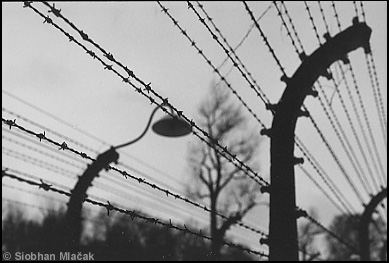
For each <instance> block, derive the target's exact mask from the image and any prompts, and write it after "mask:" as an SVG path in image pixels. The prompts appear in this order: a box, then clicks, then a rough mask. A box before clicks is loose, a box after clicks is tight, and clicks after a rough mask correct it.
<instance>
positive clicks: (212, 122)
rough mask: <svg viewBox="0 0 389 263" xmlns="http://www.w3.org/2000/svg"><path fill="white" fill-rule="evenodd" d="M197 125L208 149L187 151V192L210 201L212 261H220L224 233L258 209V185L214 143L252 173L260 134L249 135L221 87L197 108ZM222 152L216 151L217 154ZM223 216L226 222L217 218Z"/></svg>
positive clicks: (194, 147) (199, 147)
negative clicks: (207, 136)
mask: <svg viewBox="0 0 389 263" xmlns="http://www.w3.org/2000/svg"><path fill="white" fill-rule="evenodd" d="M198 123H199V125H200V126H201V127H202V128H203V129H204V130H205V131H207V133H208V134H209V137H210V138H208V139H207V140H208V142H209V144H210V145H207V144H205V143H203V142H200V141H199V143H198V144H196V145H192V146H191V147H190V149H189V155H188V162H189V164H190V171H191V175H192V180H193V182H191V184H190V185H189V187H188V192H189V193H190V195H191V197H193V198H196V199H198V200H199V199H202V200H207V201H209V205H210V210H211V213H210V234H211V237H212V240H213V241H212V251H213V255H214V259H219V257H220V249H221V246H222V242H223V240H224V238H225V235H226V232H227V230H228V229H229V228H230V227H231V226H232V225H234V224H236V223H237V222H238V221H239V220H241V219H242V218H243V217H244V216H245V215H246V214H247V213H248V212H249V211H250V210H252V209H253V208H254V207H255V206H256V205H258V194H259V192H260V191H259V185H258V184H257V183H256V182H254V181H253V180H251V179H250V178H249V177H248V176H247V175H246V174H244V172H243V171H242V170H241V169H240V168H237V167H236V166H234V165H233V164H231V162H230V161H229V160H227V159H226V158H225V157H223V156H222V155H221V154H220V153H219V152H218V151H217V150H216V149H215V148H217V147H218V146H217V145H215V142H219V144H220V145H223V146H227V150H228V151H229V152H230V153H231V154H233V155H236V156H237V158H239V159H240V160H241V161H243V162H244V163H245V164H247V165H249V166H250V167H251V168H252V169H258V165H257V164H256V162H255V159H256V158H258V157H257V149H258V146H259V135H258V134H259V133H258V132H257V133H250V132H248V129H247V121H246V118H245V116H244V115H243V113H242V111H241V108H240V107H239V106H237V105H235V104H234V103H232V102H231V100H230V93H229V91H228V90H227V89H225V88H224V87H221V86H217V85H216V86H215V85H213V86H211V90H210V93H209V96H207V98H206V99H205V100H204V101H203V102H202V103H201V105H200V107H199V119H198ZM220 150H222V149H219V151H220ZM217 213H223V214H224V215H226V217H228V219H227V220H223V219H222V218H220V217H218V216H217Z"/></svg>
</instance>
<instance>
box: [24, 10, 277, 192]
mask: <svg viewBox="0 0 389 263" xmlns="http://www.w3.org/2000/svg"><path fill="white" fill-rule="evenodd" d="M44 4H45V5H48V6H49V7H50V8H51V10H49V11H51V12H53V13H55V14H58V15H59V16H60V17H62V15H61V14H60V13H59V10H58V9H55V7H51V6H50V5H49V4H48V3H46V2H44ZM25 7H29V8H30V9H31V10H33V11H34V12H35V13H37V14H38V15H40V16H41V17H43V18H44V19H45V21H44V23H45V22H46V23H48V24H51V25H53V26H54V27H55V28H56V29H58V30H59V31H61V32H62V33H63V34H64V35H66V36H67V37H68V38H69V39H70V41H71V42H73V43H76V44H77V45H78V46H80V47H81V48H82V49H84V50H85V51H86V52H87V54H89V55H91V56H92V58H95V59H97V60H98V61H99V62H100V63H102V64H103V65H104V69H107V70H109V71H112V72H113V73H115V74H116V75H117V76H119V77H120V78H121V79H122V81H123V82H125V83H128V84H129V85H131V86H132V87H133V88H135V90H136V91H137V92H138V93H140V94H142V95H143V96H145V97H147V98H148V99H149V100H150V102H151V104H155V105H157V106H158V107H159V108H161V109H162V110H163V111H164V112H165V113H167V114H169V115H170V116H172V117H173V118H177V116H178V117H181V118H183V119H184V120H185V121H187V123H188V124H189V125H190V126H191V128H192V133H193V134H194V135H195V136H196V137H198V138H199V139H200V140H201V141H202V142H204V143H206V144H207V145H209V146H210V147H212V148H214V149H215V150H216V151H217V152H218V153H219V154H220V155H221V156H223V157H224V158H226V159H227V160H228V161H229V162H231V163H232V164H233V165H234V166H236V167H237V168H239V169H241V170H242V171H244V172H245V174H246V175H247V176H249V177H250V178H251V179H253V180H254V181H255V182H256V183H258V184H259V185H269V183H268V182H267V181H266V180H265V179H263V178H262V177H261V176H260V175H259V174H258V173H257V172H255V171H254V170H253V169H252V168H250V167H249V166H247V165H246V164H245V163H244V162H242V161H241V160H239V159H238V158H237V156H236V155H235V154H232V153H231V152H229V151H228V150H227V147H225V146H222V145H220V143H219V142H218V141H216V140H215V139H213V138H211V136H210V135H209V134H208V133H207V132H206V131H204V130H203V129H202V128H200V127H199V126H198V125H197V124H196V123H195V122H194V121H193V119H189V118H188V117H187V116H185V115H184V114H183V112H182V111H179V110H178V109H177V108H176V107H174V106H173V105H172V104H171V103H169V102H168V98H164V97H162V96H161V95H159V94H158V93H157V92H156V91H154V89H153V88H152V87H151V83H148V84H145V82H144V81H142V80H140V79H139V78H138V77H136V76H135V74H134V72H133V71H131V70H129V69H128V68H127V67H126V66H124V65H123V64H121V63H120V62H118V61H117V60H116V59H114V57H113V55H112V54H111V53H107V52H106V51H105V50H104V49H102V48H101V47H100V46H99V45H97V44H96V43H95V42H94V41H93V40H91V38H89V37H88V35H87V34H85V33H84V32H83V31H82V30H78V33H79V34H80V35H81V37H82V38H83V39H84V40H85V41H88V42H90V43H93V44H94V45H95V46H96V47H98V48H99V49H100V50H101V51H102V52H103V53H104V56H106V57H107V58H108V59H109V60H110V61H112V62H114V63H115V64H117V65H119V66H120V67H122V68H123V69H124V70H125V71H126V72H127V73H128V75H129V77H127V78H126V77H124V76H123V75H122V74H121V73H119V72H118V71H117V70H115V69H114V68H113V67H112V66H113V65H108V64H107V63H105V62H104V61H103V60H102V59H101V58H100V57H98V56H97V55H96V53H94V52H93V51H91V50H88V49H87V48H86V47H85V46H84V45H83V44H81V43H80V42H79V41H77V40H76V39H75V38H74V37H73V36H71V35H70V34H69V33H68V32H66V31H65V30H64V29H62V28H61V27H60V26H58V25H57V24H56V23H54V22H53V21H52V19H51V18H50V17H49V16H44V15H43V14H42V13H41V12H40V11H39V10H37V9H36V8H35V7H33V6H31V3H29V2H28V4H27V5H25ZM65 19H66V18H65ZM65 19H64V20H65ZM65 21H69V20H67V19H66V20H65ZM69 23H70V24H71V26H72V27H73V28H76V27H75V25H74V24H73V23H71V22H70V21H69ZM130 77H131V78H134V79H135V80H137V81H138V82H139V83H140V84H141V85H143V86H144V90H142V89H141V88H139V87H137V86H135V85H134V84H133V83H132V82H131V81H130V80H129V78H130ZM145 91H146V92H147V93H148V94H149V93H150V92H151V93H152V94H153V95H154V96H156V97H157V98H158V99H160V100H161V101H162V103H157V102H156V101H155V99H154V98H152V97H151V96H150V95H148V94H146V93H145ZM165 106H169V107H170V108H171V110H172V112H169V110H167V109H166V108H165ZM173 112H175V113H176V115H175V114H173ZM194 129H196V130H198V131H199V132H200V133H201V134H202V135H204V136H205V137H207V138H208V139H210V141H208V140H206V139H204V138H203V137H202V136H200V134H199V133H197V132H196V131H195V130H194Z"/></svg>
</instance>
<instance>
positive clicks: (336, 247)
mask: <svg viewBox="0 0 389 263" xmlns="http://www.w3.org/2000/svg"><path fill="white" fill-rule="evenodd" d="M359 222H360V215H339V216H336V217H335V218H334V219H333V220H332V223H331V226H330V230H331V231H333V232H334V233H335V234H337V235H338V236H339V237H340V238H342V240H344V241H346V242H347V243H348V244H350V245H352V246H353V247H355V248H356V249H359V240H358V229H359ZM369 234H370V236H369V239H370V252H371V259H372V260H374V261H376V260H380V253H381V249H382V247H383V246H384V242H385V240H386V238H387V233H386V228H385V224H384V223H383V222H382V220H381V219H380V218H379V217H378V218H376V219H373V222H372V223H371V224H370V226H369ZM326 239H327V249H328V252H329V257H328V259H329V260H339V261H349V260H357V259H358V258H359V256H358V255H356V254H355V253H353V252H352V251H350V249H348V248H346V247H345V246H344V245H342V244H341V243H340V242H339V241H337V240H336V239H334V238H333V237H331V236H329V235H327V238H326Z"/></svg>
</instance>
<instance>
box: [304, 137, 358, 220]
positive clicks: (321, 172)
mask: <svg viewBox="0 0 389 263" xmlns="http://www.w3.org/2000/svg"><path fill="white" fill-rule="evenodd" d="M297 145H298V147H299V149H300V151H301V152H302V153H303V155H304V156H305V157H306V155H307V154H310V155H311V156H312V154H311V153H310V152H309V150H308V149H307V148H306V147H305V146H304V145H303V144H301V142H300V141H299V140H297ZM307 160H308V161H309V163H310V164H311V165H312V167H313V168H314V169H315V171H316V172H317V174H318V175H319V176H320V178H321V179H322V180H323V181H324V183H325V184H326V185H327V186H328V188H329V189H330V190H331V192H332V193H333V194H334V195H335V196H336V198H337V199H338V201H339V202H340V203H341V204H342V205H343V207H344V208H345V209H346V210H347V212H348V213H349V214H353V213H355V212H356V210H355V209H354V207H353V206H352V205H351V203H350V202H349V201H348V199H347V198H346V197H345V196H344V194H343V191H340V189H339V188H338V186H337V184H335V183H334V181H333V180H332V179H331V177H330V176H329V175H328V173H327V172H326V171H325V170H324V168H323V167H322V166H321V165H320V164H319V162H318V161H317V160H315V158H313V159H311V158H307Z"/></svg>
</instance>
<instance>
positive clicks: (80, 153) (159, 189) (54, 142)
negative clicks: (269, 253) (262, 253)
mask: <svg viewBox="0 0 389 263" xmlns="http://www.w3.org/2000/svg"><path fill="white" fill-rule="evenodd" d="M2 120H3V123H4V124H7V125H9V124H10V122H12V121H10V120H8V121H7V120H5V119H4V118H2ZM12 123H13V122H12ZM12 127H16V128H18V129H20V130H22V131H24V132H26V133H29V134H31V135H34V136H37V137H38V136H39V138H40V139H43V140H46V141H48V142H50V143H52V144H54V145H56V146H61V144H60V143H58V142H56V141H53V140H52V139H50V138H47V137H46V136H44V135H43V134H37V133H35V132H33V131H31V130H28V129H26V128H24V127H22V126H20V125H18V124H16V123H13V124H12ZM62 145H63V144H62ZM64 150H69V151H71V152H73V153H75V154H77V155H79V156H81V157H83V158H87V159H90V160H92V161H95V159H93V158H92V157H90V156H88V155H87V154H85V153H83V152H79V151H77V150H75V149H73V148H71V147H69V146H66V148H64ZM107 169H109V170H113V171H116V172H118V173H120V174H121V175H122V176H124V177H125V178H126V179H127V178H130V179H133V180H135V181H138V182H139V184H144V185H147V186H149V187H151V188H152V189H154V190H158V191H160V192H163V193H165V194H166V196H169V195H170V196H172V197H174V198H175V199H179V200H181V201H184V202H185V203H188V204H191V205H193V206H195V207H198V208H201V209H203V210H204V211H207V212H211V209H209V208H208V207H207V206H205V205H201V204H199V203H197V202H195V201H193V200H190V199H188V198H187V197H182V196H181V195H179V194H176V193H173V192H171V191H170V190H168V189H165V188H162V187H160V186H158V185H156V184H154V183H151V182H149V181H147V180H145V179H143V178H140V177H137V176H134V175H132V174H130V173H128V172H127V171H124V170H120V169H118V168H116V167H114V166H111V165H109V166H108V167H107ZM216 214H217V215H218V216H219V217H221V218H223V219H228V217H227V216H225V215H223V214H221V213H216ZM237 225H238V226H241V227H243V228H246V229H248V230H250V231H252V232H255V233H257V234H261V235H265V233H263V232H262V231H261V230H258V229H255V228H253V227H251V226H248V225H246V224H244V223H243V222H241V221H239V222H237Z"/></svg>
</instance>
